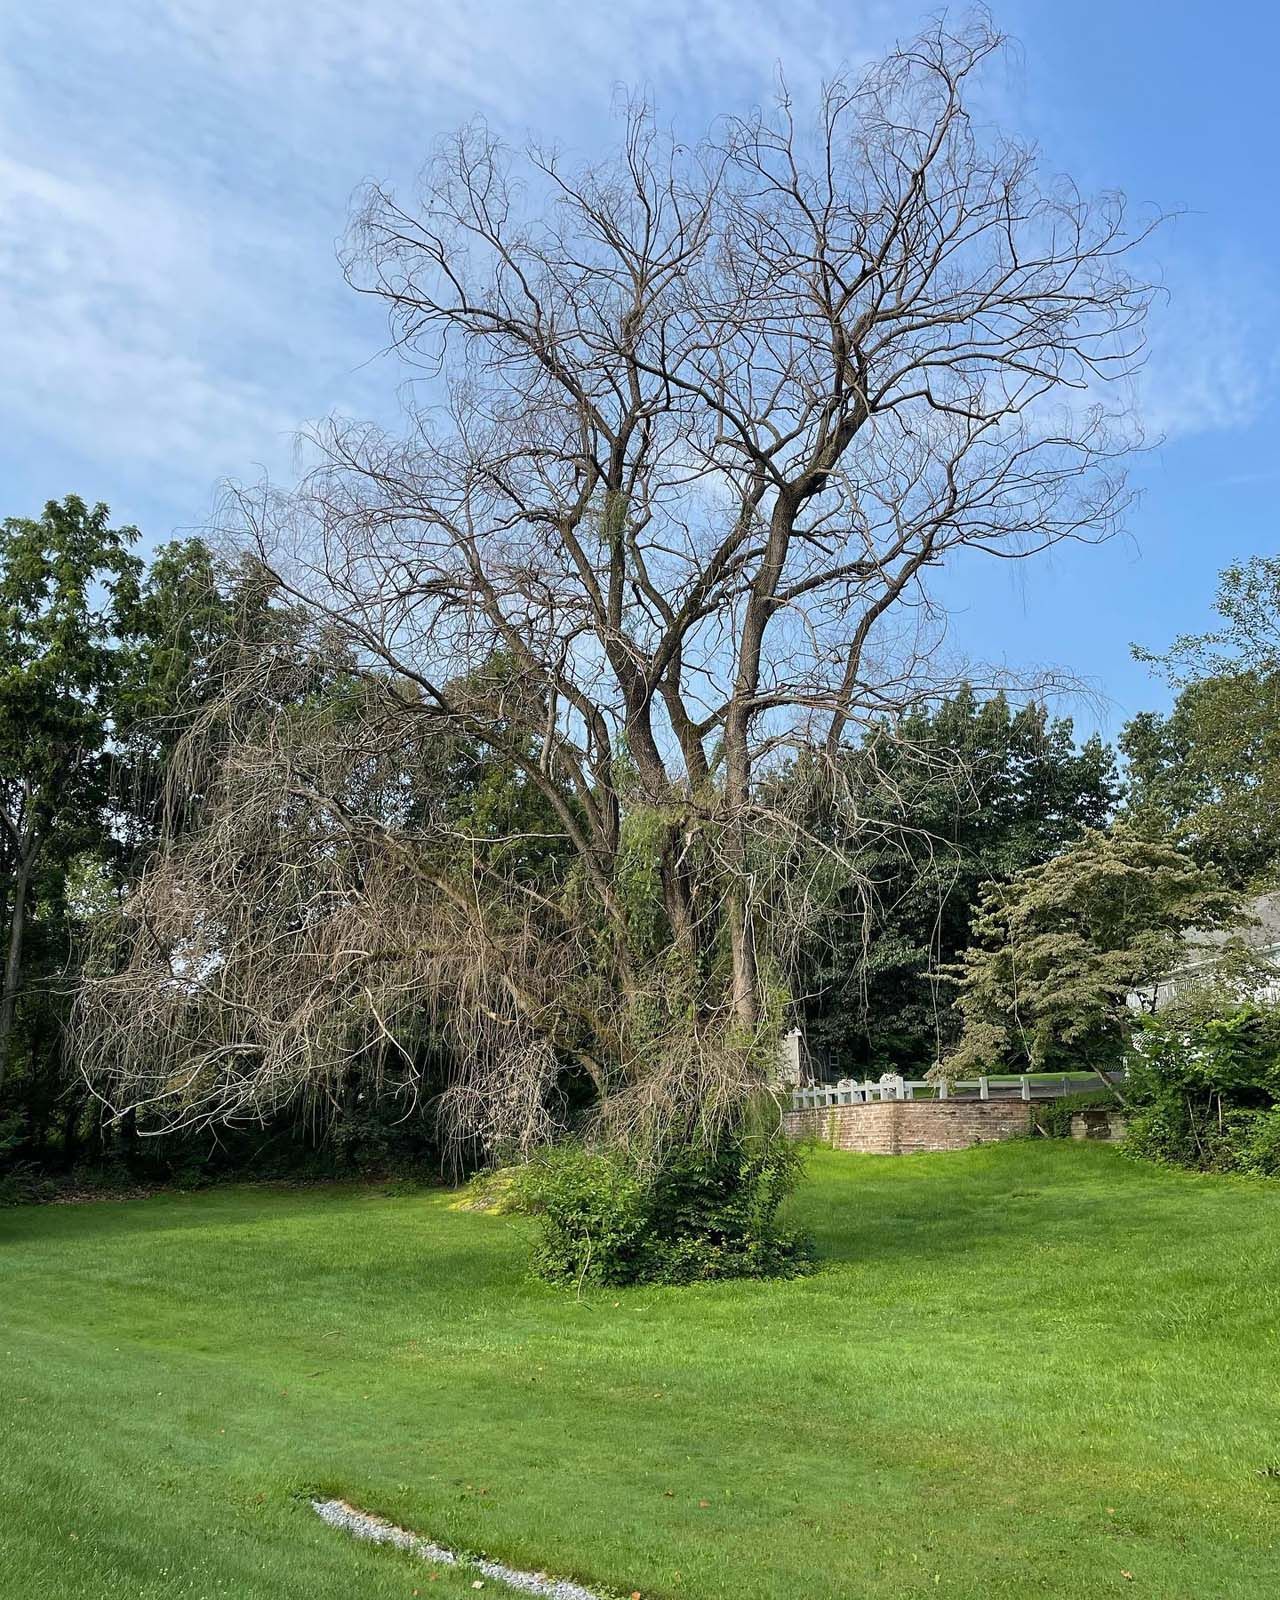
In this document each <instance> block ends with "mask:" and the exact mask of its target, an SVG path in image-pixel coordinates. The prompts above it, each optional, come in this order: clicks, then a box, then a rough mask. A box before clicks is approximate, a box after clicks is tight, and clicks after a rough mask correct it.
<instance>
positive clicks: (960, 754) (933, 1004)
mask: <svg viewBox="0 0 1280 1600" xmlns="http://www.w3.org/2000/svg"><path fill="white" fill-rule="evenodd" d="M842 777H843V780H844V783H845V784H846V785H847V786H848V791H849V793H850V794H851V795H852V796H853V797H854V803H853V804H851V805H849V804H846V805H845V806H843V807H842V808H841V810H840V811H839V812H838V813H834V814H833V815H832V816H831V817H830V818H829V819H823V818H821V817H820V816H816V817H815V818H814V823H815V825H816V826H819V827H821V826H823V823H824V820H825V822H826V825H827V828H828V831H829V832H831V831H832V830H834V835H835V837H834V838H833V842H838V843H841V844H842V845H843V844H845V843H846V841H845V840H843V839H840V838H839V837H838V834H839V831H840V827H841V825H847V824H846V823H845V822H844V819H847V818H848V817H849V816H850V815H853V816H857V817H860V818H863V819H866V823H867V824H868V825H867V826H866V828H865V829H864V836H865V838H864V844H863V847H862V850H861V853H860V856H859V861H860V865H861V866H862V867H863V869H864V871H865V875H866V878H867V880H868V881H869V882H870V883H872V884H873V885H874V897H873V898H872V899H871V900H870V901H869V902H867V903H862V904H860V903H859V902H858V901H856V900H855V899H854V898H853V897H852V896H851V895H850V894H849V893H848V892H847V891H846V892H845V893H844V895H843V896H842V897H841V903H840V904H839V905H838V907H837V908H836V910H835V911H834V912H833V913H831V914H828V915H824V916H823V917H822V918H820V919H819V920H818V921H817V922H816V924H814V925H813V926H812V927H811V929H810V932H809V934H808V936H807V938H806V940H805V943H804V946H803V950H802V963H801V992H802V993H803V994H805V995H806V996H807V998H806V999H805V1001H804V1006H803V1014H804V1024H805V1032H806V1037H807V1040H808V1042H809V1045H810V1048H811V1049H812V1050H813V1051H814V1053H815V1055H816V1057H817V1058H818V1059H819V1060H823V1061H825V1062H827V1063H828V1064H829V1066H831V1067H837V1068H839V1069H840V1070H841V1071H848V1072H858V1073H861V1072H871V1073H874V1074H878V1073H880V1072H882V1071H885V1070H895V1071H907V1072H919V1071H921V1070H923V1069H924V1068H925V1067H927V1066H928V1065H929V1064H931V1063H932V1062H934V1061H936V1060H937V1059H938V1057H939V1055H940V1053H942V1052H943V1051H945V1049H946V1048H947V1047H949V1046H950V1045H951V1044H952V1043H954V1039H955V1034H956V1032H957V1031H958V1019H957V1017H956V1016H955V1013H954V1011H953V1008H952V1005H951V993H950V990H949V989H948V988H947V987H946V985H945V983H944V982H943V980H942V977H941V975H942V973H943V972H944V971H945V969H946V968H947V967H949V966H950V964H951V963H953V962H954V961H956V960H957V959H958V958H959V955H960V953H961V951H962V950H963V949H964V947H965V946H966V945H967V944H968V942H969V935H970V924H971V921H972V918H973V914H974V911H975V908H976V906H977V903H978V896H979V891H980V889H981V886H982V885H983V884H984V883H985V882H986V881H987V880H988V879H1004V878H1008V877H1010V876H1011V875H1012V874H1014V873H1016V872H1018V871H1020V870H1021V869H1022V868H1024V867H1028V866H1031V865H1034V864H1035V863H1037V862H1041V861H1044V860H1047V859H1048V857H1050V856H1051V855H1053V854H1055V853H1056V852H1057V851H1059V850H1061V849H1062V848H1063V847H1064V845H1066V844H1068V843H1069V842H1070V841H1072V840H1073V839H1076V838H1078V837H1079V835H1080V834H1081V832H1082V831H1083V830H1084V829H1085V828H1090V827H1094V828H1096V827H1100V826H1101V825H1102V824H1103V823H1104V822H1105V821H1106V820H1107V818H1108V817H1109V815H1110V813H1111V810H1112V807H1113V805H1114V803H1115V799H1116V775H1115V760H1114V757H1113V755H1112V752H1111V750H1110V749H1109V747H1107V746H1106V745H1105V744H1103V742H1102V741H1101V740H1100V739H1098V738H1097V737H1093V738H1091V739H1089V740H1087V741H1086V743H1085V744H1084V745H1083V746H1078V745H1077V744H1076V742H1075V739H1074V736H1073V730H1072V725H1071V723H1070V721H1068V720H1066V719H1063V718H1050V716H1049V715H1048V712H1047V711H1046V709H1045V708H1044V707H1043V706H1042V705H1034V704H1033V705H1027V706H1024V707H1021V708H1015V707H1013V706H1011V705H1010V703H1009V701H1008V699H1007V698H1006V697H1005V696H1004V695H1002V694H1000V695H994V696H990V697H988V698H985V699H984V698H981V697H979V695H978V694H977V693H976V692H975V691H974V690H973V689H972V688H971V687H968V686H966V687H965V688H963V689H961V690H960V691H959V692H958V693H957V694H955V695H954V696H952V697H950V698H948V699H946V700H943V701H942V702H941V703H940V704H939V705H938V706H936V707H935V708H932V709H922V710H920V711H917V712H915V713H914V714H912V715H911V716H908V717H906V718H904V719H902V721H901V722H900V723H898V724H897V725H896V726H895V727H893V728H889V727H881V728H877V729H875V730H874V731H873V732H872V733H870V734H869V735H868V736H867V738H866V739H865V740H864V742H863V744H862V745H861V746H860V747H857V748H853V749H850V750H848V751H847V752H846V753H845V754H844V757H843V773H842Z"/></svg>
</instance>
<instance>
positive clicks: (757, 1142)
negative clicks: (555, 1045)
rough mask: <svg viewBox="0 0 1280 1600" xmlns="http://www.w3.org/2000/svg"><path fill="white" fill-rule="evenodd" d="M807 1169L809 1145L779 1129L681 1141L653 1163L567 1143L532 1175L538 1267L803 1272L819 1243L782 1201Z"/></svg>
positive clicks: (613, 1271)
mask: <svg viewBox="0 0 1280 1600" xmlns="http://www.w3.org/2000/svg"><path fill="white" fill-rule="evenodd" d="M800 1172H801V1158H800V1155H799V1152H798V1151H797V1150H796V1148H795V1146H794V1145H792V1144H791V1143H789V1142H788V1141H787V1140H786V1139H784V1138H782V1137H781V1135H778V1134H774V1135H770V1136H766V1137H762V1136H748V1135H743V1134H732V1135H729V1136H726V1137H724V1138H722V1139H721V1140H720V1141H719V1142H718V1143H717V1144H716V1145H715V1146H714V1147H713V1148H706V1147H703V1146H697V1145H695V1146H691V1147H686V1148H681V1149H678V1150H676V1151H674V1152H671V1153H669V1154H668V1155H667V1156H666V1157H665V1158H664V1160H663V1162H662V1163H661V1165H660V1166H659V1167H658V1169H657V1171H656V1172H654V1173H653V1174H649V1173H646V1172H644V1171H642V1170H641V1169H640V1168H639V1167H637V1165H636V1164H635V1163H634V1162H633V1161H631V1160H630V1159H629V1158H628V1157H627V1156H626V1155H624V1154H622V1153H621V1152H618V1151H612V1150H592V1149H588V1148H586V1147H584V1146H583V1145H581V1144H577V1143H569V1144H562V1145H557V1146H556V1147H554V1148H553V1149H551V1150H549V1151H547V1152H545V1153H544V1154H543V1155H541V1156H538V1157H537V1158H535V1160H534V1161H532V1162H531V1163H530V1164H529V1165H528V1166H527V1167H526V1168H525V1169H524V1171H523V1173H522V1175H521V1180H520V1182H521V1188H522V1192H523V1200H524V1206H525V1209H527V1210H530V1211H533V1212H535V1213H536V1215H537V1217H538V1227H539V1232H538V1237H537V1239H536V1241H535V1243H534V1246H533V1252H532V1264H533V1269H534V1271H535V1272H536V1273H537V1275H538V1276H539V1277H540V1278H543V1279H545V1280H546V1281H547V1282H549V1283H556V1284H562V1285H569V1286H580V1285H584V1284H589V1285H594V1286H597V1287H621V1286H623V1285H626V1284H640V1283H661V1284H684V1283H695V1282H702V1281H707V1280H711V1279H716V1278H789V1277H796V1276H799V1275H800V1274H802V1273H805V1272H807V1271H809V1270H810V1268H811V1266H812V1262H813V1248H812V1245H811V1243H810V1241H809V1239H808V1238H807V1236H806V1235H804V1234H803V1233H800V1232H798V1231H796V1230H793V1229H789V1228H786V1227H784V1226H783V1225H782V1224H781V1222H780V1221H779V1215H778V1213H779V1209H780V1207H781V1205H782V1202H783V1201H784V1200H785V1199H786V1197H787V1196H788V1195H789V1194H790V1193H791V1191H792V1190H793V1189H794V1188H795V1186H796V1183H797V1181H798V1179H799V1177H800Z"/></svg>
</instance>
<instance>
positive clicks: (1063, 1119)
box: [1033, 1086, 1120, 1139]
mask: <svg viewBox="0 0 1280 1600" xmlns="http://www.w3.org/2000/svg"><path fill="white" fill-rule="evenodd" d="M1099 1106H1101V1107H1104V1108H1105V1109H1106V1110H1108V1111H1115V1110H1118V1109H1119V1108H1120V1100H1119V1098H1118V1096H1117V1095H1116V1093H1115V1091H1114V1090H1112V1089H1104V1088H1102V1087H1101V1086H1099V1087H1098V1088H1096V1089H1085V1090H1084V1091H1083V1092H1082V1093H1080V1094H1064V1095H1063V1096H1062V1097H1061V1098H1060V1099H1058V1100H1043V1101H1038V1102H1037V1103H1036V1108H1035V1111H1034V1113H1033V1118H1034V1122H1035V1125H1036V1127H1037V1128H1039V1130H1040V1132H1041V1133H1042V1134H1044V1136H1045V1138H1046V1139H1069V1138H1070V1137H1071V1119H1072V1117H1073V1116H1074V1115H1075V1114H1076V1112H1077V1111H1092V1110H1094V1109H1095V1108H1097V1107H1099Z"/></svg>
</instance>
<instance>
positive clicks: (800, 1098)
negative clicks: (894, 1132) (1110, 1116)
mask: <svg viewBox="0 0 1280 1600" xmlns="http://www.w3.org/2000/svg"><path fill="white" fill-rule="evenodd" d="M1104 1076H1105V1077H1106V1078H1107V1079H1108V1080H1109V1081H1110V1082H1111V1083H1120V1082H1122V1081H1123V1079H1124V1076H1125V1074H1124V1073H1123V1072H1108V1073H1106V1074H1104ZM1098 1087H1099V1078H1098V1074H1097V1073H1096V1072H1061V1073H1059V1072H1052V1073H1048V1072H1046V1073H1034V1074H1028V1073H1023V1075H1022V1076H1021V1077H1018V1078H1011V1077H992V1078H968V1079H964V1080H960V1081H957V1082H955V1083H951V1084H948V1083H943V1082H937V1083H932V1082H930V1081H929V1079H927V1078H895V1077H892V1076H886V1077H883V1078H880V1079H879V1080H878V1081H876V1080H873V1079H871V1078H867V1079H866V1080H865V1081H864V1082H862V1083H858V1082H856V1081H855V1080H854V1079H852V1078H846V1079H842V1080H841V1082H839V1083H836V1084H813V1085H810V1086H809V1087H807V1088H801V1089H793V1090H792V1092H791V1109H792V1110H793V1111H813V1110H818V1109H821V1108H823V1107H826V1106H857V1105H867V1104H869V1103H870V1102H871V1101H874V1100H1057V1099H1060V1098H1061V1097H1062V1096H1063V1095H1067V1094H1081V1093H1083V1092H1084V1091H1085V1090H1087V1089H1096V1088H1098Z"/></svg>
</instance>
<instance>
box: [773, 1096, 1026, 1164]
mask: <svg viewBox="0 0 1280 1600" xmlns="http://www.w3.org/2000/svg"><path fill="white" fill-rule="evenodd" d="M1031 1110H1032V1107H1031V1104H1030V1103H1029V1102H1028V1101H1025V1100H872V1101H870V1102H869V1103H867V1104H862V1105H845V1106H818V1107H814V1108H811V1109H809V1110H805V1111H788V1112H786V1113H785V1115H784V1117H783V1124H784V1126H785V1128H786V1131H787V1134H788V1136H789V1137H790V1138H792V1139H817V1140H818V1141H819V1143H821V1144H829V1145H831V1146H832V1148H833V1149H836V1150H858V1151H861V1152H863V1153H864V1154H866V1155H880V1156H900V1155H910V1154H911V1153H912V1152H914V1151H920V1150H965V1149H967V1148H968V1147H969V1146H970V1145H972V1144H990V1143H991V1142H992V1141H993V1140H996V1139H1013V1138H1016V1137H1017V1136H1018V1135H1019V1134H1023V1133H1029V1132H1030V1131H1031Z"/></svg>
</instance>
